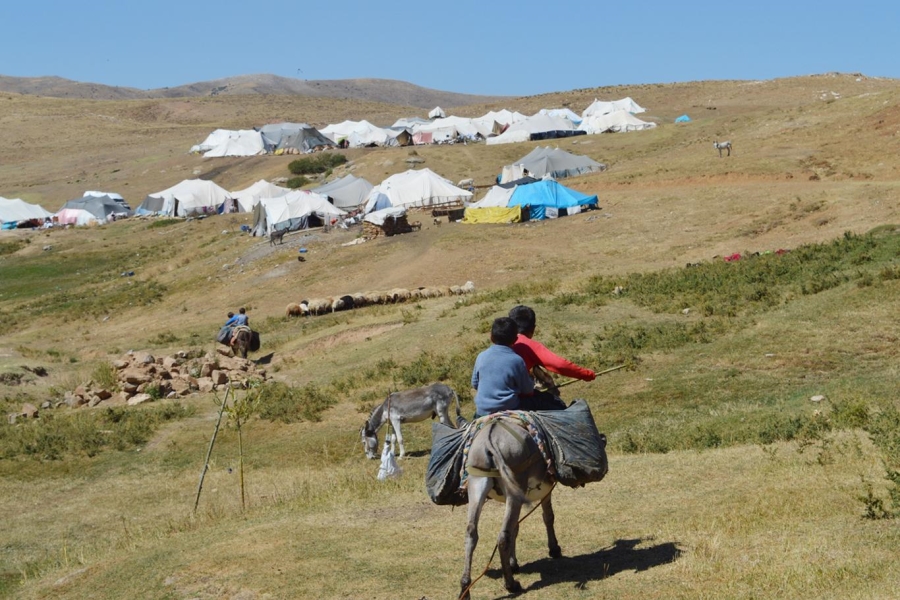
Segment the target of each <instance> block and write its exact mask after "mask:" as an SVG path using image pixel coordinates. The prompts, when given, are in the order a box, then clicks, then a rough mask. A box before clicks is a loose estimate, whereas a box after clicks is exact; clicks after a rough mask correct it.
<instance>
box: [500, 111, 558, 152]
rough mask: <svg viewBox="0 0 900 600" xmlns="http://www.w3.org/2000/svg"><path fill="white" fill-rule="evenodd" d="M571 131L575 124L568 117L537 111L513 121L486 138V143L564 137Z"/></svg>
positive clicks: (507, 142)
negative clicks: (497, 132) (498, 133)
mask: <svg viewBox="0 0 900 600" xmlns="http://www.w3.org/2000/svg"><path fill="white" fill-rule="evenodd" d="M572 131H575V125H574V124H573V123H572V122H571V121H569V120H568V119H562V118H560V117H551V116H550V115H542V114H540V113H538V114H536V115H534V116H532V117H528V118H527V119H525V120H524V121H520V122H518V123H513V124H512V125H510V126H509V128H508V129H507V130H506V131H504V132H503V133H502V134H500V135H498V136H497V137H492V138H488V140H487V144H489V145H494V144H510V143H514V142H527V141H528V140H530V139H548V138H554V137H565V136H567V135H572V134H571V132H572Z"/></svg>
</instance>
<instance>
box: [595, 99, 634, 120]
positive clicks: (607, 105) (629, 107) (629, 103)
mask: <svg viewBox="0 0 900 600" xmlns="http://www.w3.org/2000/svg"><path fill="white" fill-rule="evenodd" d="M617 110H625V111H628V112H630V113H631V114H633V115H636V114H638V113H642V112H645V110H646V109H644V108H642V107H640V106H639V105H638V103H637V102H635V101H634V100H632V99H631V97H630V96H629V97H625V98H622V99H621V100H597V99H596V98H595V99H594V101H593V102H592V103H591V105H590V106H588V107H587V108H586V109H584V112H583V113H581V117H582V118H583V119H587V118H588V117H592V116H594V115H605V114H609V113H611V112H615V111H617Z"/></svg>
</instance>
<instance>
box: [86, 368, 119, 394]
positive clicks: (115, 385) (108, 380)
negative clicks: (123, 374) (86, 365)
mask: <svg viewBox="0 0 900 600" xmlns="http://www.w3.org/2000/svg"><path fill="white" fill-rule="evenodd" d="M91 379H93V380H94V383H96V384H97V385H99V386H100V387H102V388H104V389H106V390H109V391H110V392H114V391H116V390H118V389H119V379H118V377H117V376H116V368H115V367H114V366H112V365H111V364H110V363H108V362H104V363H100V364H99V365H97V367H96V368H95V369H94V371H93V372H92V373H91Z"/></svg>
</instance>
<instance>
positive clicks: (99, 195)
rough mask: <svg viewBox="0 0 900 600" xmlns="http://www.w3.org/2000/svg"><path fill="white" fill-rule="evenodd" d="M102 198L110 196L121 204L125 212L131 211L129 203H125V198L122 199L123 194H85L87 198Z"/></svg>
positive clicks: (93, 192)
mask: <svg viewBox="0 0 900 600" xmlns="http://www.w3.org/2000/svg"><path fill="white" fill-rule="evenodd" d="M102 196H109V197H110V198H112V199H113V200H115V201H116V202H118V203H119V204H121V205H122V206H123V207H124V209H125V210H127V211H129V212H130V211H131V207H130V206H128V203H127V202H125V198H123V197H122V194H117V193H115V192H97V191H87V192H85V193H84V197H85V198H90V197H96V198H100V197H102Z"/></svg>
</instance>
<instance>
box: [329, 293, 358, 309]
mask: <svg viewBox="0 0 900 600" xmlns="http://www.w3.org/2000/svg"><path fill="white" fill-rule="evenodd" d="M354 307H355V304H354V302H353V296H349V295H344V296H340V297H339V298H335V299H334V301H333V302H332V303H331V312H337V311H339V310H350V309H352V308H354Z"/></svg>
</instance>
